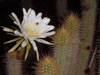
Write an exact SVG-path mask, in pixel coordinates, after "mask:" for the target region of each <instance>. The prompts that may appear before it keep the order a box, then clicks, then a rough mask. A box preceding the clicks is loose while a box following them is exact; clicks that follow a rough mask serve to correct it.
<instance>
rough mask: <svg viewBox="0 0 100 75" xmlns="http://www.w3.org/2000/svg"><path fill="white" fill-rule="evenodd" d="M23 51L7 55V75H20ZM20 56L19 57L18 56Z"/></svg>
mask: <svg viewBox="0 0 100 75" xmlns="http://www.w3.org/2000/svg"><path fill="white" fill-rule="evenodd" d="M23 53H24V50H21V51H19V52H18V51H13V52H10V53H7V64H6V65H7V66H6V67H7V75H22V62H21V60H20V59H22V56H23ZM19 54H20V55H19Z"/></svg>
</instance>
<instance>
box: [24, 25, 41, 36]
mask: <svg viewBox="0 0 100 75" xmlns="http://www.w3.org/2000/svg"><path fill="white" fill-rule="evenodd" d="M23 27H24V29H25V31H26V32H27V33H28V36H29V37H33V36H35V37H38V36H40V30H39V25H37V24H35V23H26V24H24V25H23Z"/></svg>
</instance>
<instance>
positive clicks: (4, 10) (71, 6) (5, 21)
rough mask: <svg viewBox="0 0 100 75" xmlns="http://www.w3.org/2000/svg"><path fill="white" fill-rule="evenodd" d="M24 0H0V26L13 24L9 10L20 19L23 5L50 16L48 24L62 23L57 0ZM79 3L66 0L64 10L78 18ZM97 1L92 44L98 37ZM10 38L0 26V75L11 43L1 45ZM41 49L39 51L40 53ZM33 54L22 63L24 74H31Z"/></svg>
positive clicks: (99, 31)
mask: <svg viewBox="0 0 100 75" xmlns="http://www.w3.org/2000/svg"><path fill="white" fill-rule="evenodd" d="M24 1H25V0H0V26H7V27H9V26H10V25H13V21H12V20H11V19H10V17H9V16H8V15H9V14H10V13H11V12H15V13H16V14H17V15H18V17H19V19H20V20H22V16H23V14H22V8H23V7H25V8H26V9H28V8H30V7H31V8H33V9H34V10H35V11H36V13H38V12H42V13H43V17H49V18H51V22H50V24H52V25H54V26H56V28H58V27H59V25H60V24H61V23H63V19H62V18H59V17H58V16H57V8H56V2H57V0H26V3H25V2H24ZM80 3H81V2H80V0H68V7H67V8H68V9H66V10H68V11H73V12H74V13H76V14H77V15H78V16H79V18H81V10H82V7H81V4H80ZM97 3H98V8H97V20H96V25H95V28H96V31H95V38H94V44H95V39H98V38H99V36H98V35H99V34H100V28H99V27H100V26H99V16H100V15H99V12H100V10H99V8H100V6H99V4H100V3H99V0H97ZM11 38H12V37H11V36H8V35H6V34H5V33H4V32H3V31H2V29H1V28H0V75H5V65H6V61H5V58H6V56H5V53H6V52H7V51H8V49H9V48H10V47H11V45H3V42H4V41H7V40H9V39H11ZM47 40H48V39H47ZM45 46H46V45H43V46H42V47H45ZM47 48H49V47H47ZM41 49H43V48H41ZM42 51H43V50H42ZM42 51H40V52H41V53H42ZM44 52H46V51H44ZM32 53H33V52H32ZM33 54H34V53H33ZM33 54H31V55H30V56H29V57H30V58H28V60H27V61H26V62H24V63H23V64H24V66H23V68H24V69H25V70H24V72H25V73H26V74H25V75H31V74H32V75H33V69H32V68H30V67H31V66H32V65H34V62H35V59H33V57H34V55H33ZM44 54H45V53H44ZM41 56H42V55H41ZM26 70H27V72H26ZM27 73H30V74H27Z"/></svg>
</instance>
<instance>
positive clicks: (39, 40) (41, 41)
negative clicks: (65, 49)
mask: <svg viewBox="0 0 100 75" xmlns="http://www.w3.org/2000/svg"><path fill="white" fill-rule="evenodd" d="M36 41H38V42H40V43H44V44H49V45H53V44H52V43H50V42H48V41H45V40H42V39H36Z"/></svg>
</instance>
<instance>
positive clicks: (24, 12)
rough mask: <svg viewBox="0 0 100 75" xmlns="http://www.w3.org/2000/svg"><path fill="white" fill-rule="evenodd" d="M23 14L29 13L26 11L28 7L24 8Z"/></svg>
mask: <svg viewBox="0 0 100 75" xmlns="http://www.w3.org/2000/svg"><path fill="white" fill-rule="evenodd" d="M23 14H24V16H25V15H26V14H27V12H26V9H25V8H23Z"/></svg>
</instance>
